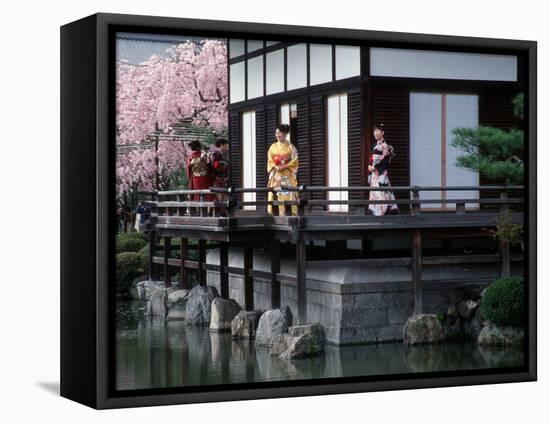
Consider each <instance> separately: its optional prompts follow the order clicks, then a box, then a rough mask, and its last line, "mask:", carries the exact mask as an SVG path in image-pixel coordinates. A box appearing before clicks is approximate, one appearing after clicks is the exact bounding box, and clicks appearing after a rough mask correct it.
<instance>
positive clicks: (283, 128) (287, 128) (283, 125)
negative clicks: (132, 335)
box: [277, 123, 290, 134]
mask: <svg viewBox="0 0 550 423" xmlns="http://www.w3.org/2000/svg"><path fill="white" fill-rule="evenodd" d="M277 129H278V130H279V131H281V132H284V133H285V134H288V133H289V132H290V126H289V125H287V124H286V123H281V124H280V125H279V126H277Z"/></svg>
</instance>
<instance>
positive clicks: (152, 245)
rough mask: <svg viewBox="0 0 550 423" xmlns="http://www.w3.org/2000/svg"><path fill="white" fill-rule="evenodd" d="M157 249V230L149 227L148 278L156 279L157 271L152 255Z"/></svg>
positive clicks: (157, 277)
mask: <svg viewBox="0 0 550 423" xmlns="http://www.w3.org/2000/svg"><path fill="white" fill-rule="evenodd" d="M156 249H157V231H154V230H153V229H149V279H150V280H152V281H158V279H159V272H158V266H157V265H156V264H155V262H154V259H153V257H154V256H155V252H156Z"/></svg>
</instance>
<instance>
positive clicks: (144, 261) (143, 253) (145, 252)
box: [137, 243, 149, 273]
mask: <svg viewBox="0 0 550 423" xmlns="http://www.w3.org/2000/svg"><path fill="white" fill-rule="evenodd" d="M137 253H138V255H139V259H140V261H141V267H142V268H143V271H144V272H145V273H148V272H149V244H148V243H147V244H146V245H145V246H144V247H143V248H142V249H141V250H139V251H138V252H137Z"/></svg>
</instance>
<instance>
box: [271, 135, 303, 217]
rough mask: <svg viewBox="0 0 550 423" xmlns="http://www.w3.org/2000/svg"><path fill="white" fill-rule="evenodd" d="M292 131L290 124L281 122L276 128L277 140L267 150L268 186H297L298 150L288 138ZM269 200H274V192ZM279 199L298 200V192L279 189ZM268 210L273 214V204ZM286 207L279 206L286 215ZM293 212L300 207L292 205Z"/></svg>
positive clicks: (294, 213)
mask: <svg viewBox="0 0 550 423" xmlns="http://www.w3.org/2000/svg"><path fill="white" fill-rule="evenodd" d="M289 132H290V126H288V125H287V124H281V125H279V126H278V127H277V129H276V130H275V138H276V139H277V141H275V142H274V143H273V144H271V147H269V151H268V152H267V173H268V174H269V177H268V181H267V187H268V188H276V187H280V186H281V185H288V186H297V185H298V180H297V178H296V174H297V173H298V150H296V147H294V146H293V145H292V144H291V143H290V141H289V140H288V139H287V135H288V133H289ZM267 199H268V201H273V193H272V192H269V193H268V196H267ZM277 199H278V200H280V201H285V200H287V201H288V200H297V199H298V193H297V192H296V191H279V192H278V193H277ZM267 211H268V213H269V214H272V209H271V205H268V207H267ZM284 214H285V212H284V207H283V206H279V215H280V216H284ZM292 214H293V215H296V214H298V207H297V206H292Z"/></svg>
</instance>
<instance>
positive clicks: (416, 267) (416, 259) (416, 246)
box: [412, 229, 422, 316]
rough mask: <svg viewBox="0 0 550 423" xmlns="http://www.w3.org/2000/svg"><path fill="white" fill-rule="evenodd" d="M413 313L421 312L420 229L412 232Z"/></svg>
mask: <svg viewBox="0 0 550 423" xmlns="http://www.w3.org/2000/svg"><path fill="white" fill-rule="evenodd" d="M412 280H413V304H414V310H413V315H414V316H416V315H418V314H422V235H421V232H420V229H415V230H413V233H412Z"/></svg>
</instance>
